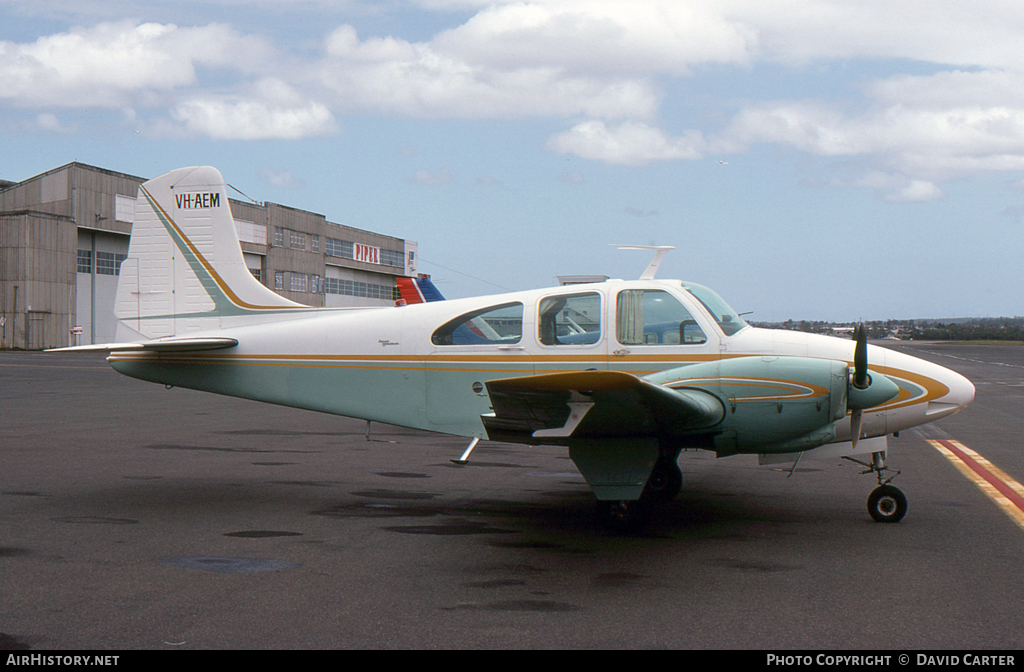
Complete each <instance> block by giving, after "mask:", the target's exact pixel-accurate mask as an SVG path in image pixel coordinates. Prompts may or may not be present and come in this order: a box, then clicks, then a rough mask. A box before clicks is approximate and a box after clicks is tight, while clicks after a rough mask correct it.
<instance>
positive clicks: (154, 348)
mask: <svg viewBox="0 0 1024 672" xmlns="http://www.w3.org/2000/svg"><path fill="white" fill-rule="evenodd" d="M236 345H238V341H236V340H235V339H233V338H161V339H158V340H155V341H141V342H138V343H99V344H97V345H76V346H73V347H70V348H53V349H51V350H47V352H131V351H150V352H197V351H200V350H222V349H224V348H233V347H235V346H236Z"/></svg>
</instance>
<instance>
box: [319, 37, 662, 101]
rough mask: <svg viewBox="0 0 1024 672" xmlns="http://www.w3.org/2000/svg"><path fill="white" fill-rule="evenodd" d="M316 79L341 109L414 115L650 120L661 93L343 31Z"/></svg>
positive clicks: (616, 80) (640, 84)
mask: <svg viewBox="0 0 1024 672" xmlns="http://www.w3.org/2000/svg"><path fill="white" fill-rule="evenodd" d="M324 52H325V58H324V59H322V60H321V61H320V62H318V63H317V64H316V67H315V78H316V82H317V84H319V85H321V86H322V87H323V90H324V92H325V96H326V97H329V98H330V99H331V101H332V104H333V105H334V106H335V107H336V108H337V109H344V110H347V111H350V112H354V113H361V112H366V111H371V112H383V113H386V114H398V115H402V116H409V117H446V118H504V119H507V118H515V117H522V116H538V115H539V116H550V115H556V116H566V115H575V114H585V115H588V116H600V117H603V118H625V117H648V116H650V115H652V114H653V113H654V112H655V110H656V109H657V107H658V104H659V102H660V93H659V92H658V90H657V89H656V87H654V86H653V84H652V83H651V82H649V81H646V80H633V79H628V78H621V77H604V78H602V77H576V76H567V75H566V74H565V73H564V70H563V68H562V67H561V66H560V65H559V64H557V63H556V64H542V63H541V64H531V65H529V66H523V67H515V68H511V69H501V68H493V67H489V66H488V65H487V64H481V63H478V62H473V61H469V60H465V59H463V58H460V57H459V56H457V55H452V54H451V53H449V52H448V51H446V50H444V49H438V48H437V46H436V45H435V44H433V43H410V42H406V41H404V40H399V39H396V38H391V37H389V38H383V39H382V38H369V39H367V40H364V41H360V40H359V38H358V36H357V34H356V32H355V29H354V28H352V27H351V26H341V27H340V28H338V29H336V30H335V31H334V32H332V33H331V35H330V36H329V37H328V38H327V40H326V43H325V48H324Z"/></svg>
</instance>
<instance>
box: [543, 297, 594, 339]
mask: <svg viewBox="0 0 1024 672" xmlns="http://www.w3.org/2000/svg"><path fill="white" fill-rule="evenodd" d="M538 318H539V319H538V321H537V338H538V339H539V340H540V342H541V343H542V344H543V345H590V344H593V343H597V342H598V341H600V340H601V295H600V294H598V293H597V292H584V293H581V294H560V295H558V296H549V297H546V298H544V299H541V302H540V307H539V310H538Z"/></svg>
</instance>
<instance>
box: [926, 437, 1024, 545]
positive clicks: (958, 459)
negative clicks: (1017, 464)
mask: <svg viewBox="0 0 1024 672" xmlns="http://www.w3.org/2000/svg"><path fill="white" fill-rule="evenodd" d="M928 443H930V444H931V445H932V447H933V448H935V449H936V450H937V451H939V452H940V453H941V454H942V455H943V456H944V457H945V458H946V459H947V460H949V461H950V462H952V463H953V466H955V467H956V468H957V469H959V470H960V473H962V474H963V475H964V476H966V477H967V478H968V479H969V480H970V481H971V482H972V483H974V484H975V485H977V486H978V487H979V488H980V489H981V491H982V492H984V493H985V494H986V495H988V497H989V499H991V500H992V501H993V502H995V503H996V505H997V506H998V507H999V508H1000V509H1002V510H1003V512H1004V513H1005V514H1006V515H1008V516H1009V517H1010V518H1011V519H1012V520H1013V522H1015V523H1017V525H1018V526H1019V527H1020V528H1021V529H1022V530H1024V485H1021V484H1020V483H1018V482H1017V481H1015V480H1014V479H1013V478H1011V477H1010V475H1009V474H1007V473H1006V472H1005V471H1003V470H1002V469H1000V468H999V467H997V466H995V465H994V464H992V463H991V462H989V461H988V460H987V459H985V458H984V457H983V456H982V455H980V454H979V453H977V452H976V451H974V450H971V449H970V448H968V447H967V446H965V445H964V444H962V443H960V442H959V441H947V440H945V439H940V440H934V439H928Z"/></svg>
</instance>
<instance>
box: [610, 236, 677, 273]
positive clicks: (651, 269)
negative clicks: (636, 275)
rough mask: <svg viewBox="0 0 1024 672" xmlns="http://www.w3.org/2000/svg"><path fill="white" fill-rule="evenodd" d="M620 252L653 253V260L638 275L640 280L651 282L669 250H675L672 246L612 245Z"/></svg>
mask: <svg viewBox="0 0 1024 672" xmlns="http://www.w3.org/2000/svg"><path fill="white" fill-rule="evenodd" d="M612 247H617V248H619V249H620V250H651V251H653V252H654V258H653V259H651V263H649V264H647V268H646V269H644V272H643V273H642V274H641V275H640V279H641V280H653V279H654V275H655V274H656V273H657V272H658V267H659V266H661V260H662V259H664V258H665V255H666V254H668V251H669V250H674V249H676V248H675V247H673V246H672V245H614V244H613V245H612Z"/></svg>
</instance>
